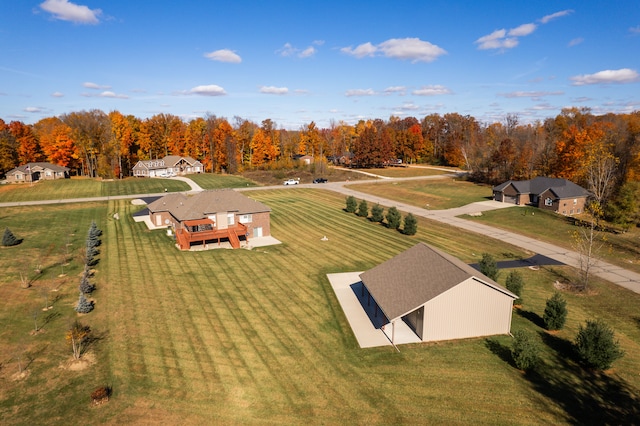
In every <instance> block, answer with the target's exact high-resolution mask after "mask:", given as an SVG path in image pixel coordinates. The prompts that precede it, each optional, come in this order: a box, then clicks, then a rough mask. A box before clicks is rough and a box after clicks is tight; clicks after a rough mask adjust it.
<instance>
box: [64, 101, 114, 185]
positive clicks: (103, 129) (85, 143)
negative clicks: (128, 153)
mask: <svg viewBox="0 0 640 426" xmlns="http://www.w3.org/2000/svg"><path fill="white" fill-rule="evenodd" d="M61 120H62V121H63V122H64V123H65V124H66V125H67V126H68V127H69V129H70V131H71V132H70V136H71V138H72V140H73V142H74V143H75V145H76V147H77V150H78V155H79V156H80V161H81V163H82V171H83V173H86V175H87V176H90V177H97V176H111V174H112V167H111V162H110V161H109V160H110V158H112V156H114V155H115V153H114V152H113V149H112V147H111V146H110V145H109V140H110V129H109V128H110V124H111V123H110V121H109V117H108V116H107V114H105V113H104V112H102V111H100V110H98V109H93V110H90V111H80V112H71V113H69V114H63V115H62V116H61ZM61 165H64V164H61Z"/></svg>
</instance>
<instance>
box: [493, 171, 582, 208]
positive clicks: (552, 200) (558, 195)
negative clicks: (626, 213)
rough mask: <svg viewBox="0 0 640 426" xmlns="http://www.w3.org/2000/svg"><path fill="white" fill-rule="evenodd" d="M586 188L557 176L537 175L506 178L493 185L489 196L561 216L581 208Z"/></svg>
mask: <svg viewBox="0 0 640 426" xmlns="http://www.w3.org/2000/svg"><path fill="white" fill-rule="evenodd" d="M588 197H589V191H587V190H586V189H584V188H582V187H581V186H579V185H576V184H575V183H573V182H571V181H569V180H567V179H559V178H548V177H537V178H534V179H531V180H520V181H515V180H509V181H507V182H504V183H502V184H500V185H497V186H495V187H493V198H494V200H496V201H500V202H503V203H511V204H517V205H521V206H523V205H531V206H535V207H538V208H539V209H544V210H551V211H553V212H556V213H560V214H563V215H573V214H579V213H582V212H583V211H584V207H585V204H586V203H587V198H588Z"/></svg>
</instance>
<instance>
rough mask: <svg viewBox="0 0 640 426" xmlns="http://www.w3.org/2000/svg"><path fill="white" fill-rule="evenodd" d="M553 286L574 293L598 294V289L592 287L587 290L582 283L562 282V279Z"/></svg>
mask: <svg viewBox="0 0 640 426" xmlns="http://www.w3.org/2000/svg"><path fill="white" fill-rule="evenodd" d="M553 287H554V288H555V289H556V290H562V291H568V292H571V293H574V294H583V295H585V296H594V295H597V294H598V292H597V291H595V290H592V289H587V290H585V289H584V287H583V286H582V285H580V284H573V283H562V282H560V281H556V282H555V283H553Z"/></svg>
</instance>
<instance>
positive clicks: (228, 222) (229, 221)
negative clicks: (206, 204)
mask: <svg viewBox="0 0 640 426" xmlns="http://www.w3.org/2000/svg"><path fill="white" fill-rule="evenodd" d="M233 217H234V214H233V213H228V214H227V225H233V223H234V221H233Z"/></svg>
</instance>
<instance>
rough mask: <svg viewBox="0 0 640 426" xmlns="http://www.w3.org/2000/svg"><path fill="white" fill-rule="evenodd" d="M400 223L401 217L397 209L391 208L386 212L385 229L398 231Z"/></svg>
mask: <svg viewBox="0 0 640 426" xmlns="http://www.w3.org/2000/svg"><path fill="white" fill-rule="evenodd" d="M401 221H402V216H401V215H400V212H399V211H398V209H397V208H395V207H391V208H390V209H389V210H388V211H387V227H388V228H390V229H398V228H400V222H401Z"/></svg>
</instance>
